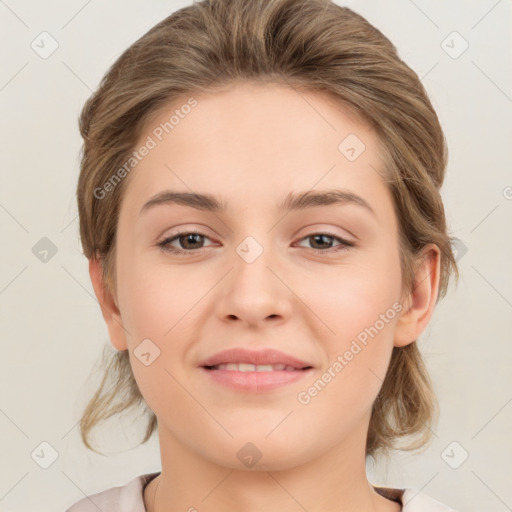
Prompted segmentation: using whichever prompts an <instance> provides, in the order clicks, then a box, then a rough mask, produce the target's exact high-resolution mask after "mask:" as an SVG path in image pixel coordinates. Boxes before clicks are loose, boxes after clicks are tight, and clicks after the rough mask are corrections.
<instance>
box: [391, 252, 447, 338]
mask: <svg viewBox="0 0 512 512" xmlns="http://www.w3.org/2000/svg"><path fill="white" fill-rule="evenodd" d="M440 264H441V254H440V251H439V248H438V247H437V245H435V244H429V245H427V246H426V247H425V249H424V250H423V253H422V256H421V258H420V260H419V263H418V265H417V268H416V272H415V276H414V285H413V289H412V290H411V292H410V294H409V295H408V296H407V297H406V300H405V301H404V305H403V306H404V307H403V310H402V312H401V314H400V318H399V319H398V322H397V324H396V330H395V341H394V346H395V347H403V346H405V345H409V344H410V343H412V342H413V341H416V340H417V339H418V338H419V336H420V335H421V333H422V332H423V331H424V330H425V328H426V327H427V325H428V323H429V321H430V318H431V317H432V314H433V312H434V308H435V305H436V300H437V295H438V292H439V277H440V268H441V265H440Z"/></svg>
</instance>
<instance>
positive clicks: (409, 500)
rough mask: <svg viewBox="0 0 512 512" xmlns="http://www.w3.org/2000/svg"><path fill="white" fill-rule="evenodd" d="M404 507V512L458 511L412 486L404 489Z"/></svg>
mask: <svg viewBox="0 0 512 512" xmlns="http://www.w3.org/2000/svg"><path fill="white" fill-rule="evenodd" d="M402 507H403V508H402V511H403V512H456V511H455V510H454V509H453V508H450V507H448V506H447V505H443V504H442V503H441V502H439V501H437V500H435V499H434V498H431V497H430V496H427V495H426V494H424V493H422V492H420V491H417V490H416V489H412V488H408V489H404V492H403V494H402Z"/></svg>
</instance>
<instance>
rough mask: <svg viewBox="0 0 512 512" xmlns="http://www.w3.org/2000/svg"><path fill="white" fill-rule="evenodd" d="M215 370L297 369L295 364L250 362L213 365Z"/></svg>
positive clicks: (268, 370)
mask: <svg viewBox="0 0 512 512" xmlns="http://www.w3.org/2000/svg"><path fill="white" fill-rule="evenodd" d="M213 369H214V370H230V371H238V372H275V371H282V370H297V369H298V368H295V367H293V366H288V365H284V364H257V365H255V364H249V363H223V364H218V365H216V366H213Z"/></svg>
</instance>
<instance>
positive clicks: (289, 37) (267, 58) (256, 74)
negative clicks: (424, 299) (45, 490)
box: [77, 0, 458, 456]
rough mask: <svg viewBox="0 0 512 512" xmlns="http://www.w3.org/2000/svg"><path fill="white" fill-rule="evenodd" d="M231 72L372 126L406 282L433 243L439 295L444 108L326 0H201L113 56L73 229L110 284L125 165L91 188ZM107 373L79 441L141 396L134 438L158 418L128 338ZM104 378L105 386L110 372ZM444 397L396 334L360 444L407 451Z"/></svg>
mask: <svg viewBox="0 0 512 512" xmlns="http://www.w3.org/2000/svg"><path fill="white" fill-rule="evenodd" d="M237 80H252V81H259V82H264V83H280V84H284V85H287V86H289V87H293V88H295V89H297V90H303V91H315V92H320V93H323V94H326V95H329V96H330V97H332V98H335V100H336V101H337V102H338V103H339V104H340V105H341V106H342V107H344V108H346V109H349V110H351V111H352V112H354V113H356V114H357V116H358V117H359V119H361V120H362V121H363V122H366V123H368V124H369V125H370V126H371V127H372V129H374V130H376V132H377V134H378V136H379V137H378V139H379V141H380V142H381V144H382V148H383V160H384V164H385V172H386V177H385V181H386V183H387V185H388V187H389V190H390V191H391V193H392V197H393V201H394V207H395V212H396V215H397V219H398V224H399V229H400V259H401V266H402V279H403V290H404V291H405V292H410V291H411V290H412V287H413V285H414V269H415V264H416V262H417V260H418V256H419V255H420V252H421V250H422V249H423V248H424V247H425V246H426V244H428V243H435V244H436V245H437V246H438V247H439V249H440V253H441V275H440V284H439V294H438V298H437V300H439V299H440V298H441V297H443V296H444V295H445V294H446V291H447V288H448V282H449V278H450V275H451V274H452V273H454V274H455V275H456V277H457V279H458V271H457V265H456V261H455V258H454V255H453V253H452V248H451V242H452V239H451V238H450V237H449V236H448V234H447V228H446V219H445V213H444V208H443V203H442V200H441V196H440V191H439V190H440V187H441V185H442V183H443V179H444V174H445V168H446V162H447V150H446V144H445V139H444V135H443V132H442V129H441V126H440V123H439V120H438V117H437V115H436V113H435V111H434V109H433V107H432V105H431V103H430V101H429V99H428V96H427V93H426V91H425V89H424V87H423V85H422V84H421V82H420V80H419V78H418V76H417V74H416V73H415V72H414V71H413V70H412V69H410V68H409V67H408V66H407V65H406V64H405V63H404V62H403V61H402V60H401V59H400V58H399V56H398V55H397V52H396V48H395V47H394V45H393V44H392V43H391V42H390V41H389V40H388V39H387V38H386V37H385V36H384V35H383V34H382V33H381V32H380V31H379V30H377V29H376V28H375V27H373V26H372V25H371V24H370V23H369V22H368V21H366V20H365V19H364V18H363V17H361V16H360V15H358V14H356V13H355V12H353V11H352V10H350V9H348V8H346V7H340V6H338V5H336V4H334V3H332V2H331V1H330V0H251V1H247V0H203V1H200V2H196V3H194V4H193V5H191V6H189V7H186V8H183V9H180V10H178V11H176V12H175V13H173V14H172V15H171V16H169V17H167V18H166V19H164V20H163V21H161V22H160V23H158V24H157V25H155V26H154V27H153V28H151V29H150V30H149V31H148V32H147V33H146V34H145V35H144V36H142V37H141V38H140V39H138V40H137V41H135V43H133V44H132V45H131V46H130V47H129V48H128V49H127V50H126V51H125V52H124V53H123V54H122V55H121V56H120V57H119V58H118V59H117V60H116V62H115V63H114V64H113V65H112V66H111V67H110V69H109V70H108V72H107V73H106V75H105V76H104V78H103V79H102V81H101V83H100V85H99V88H98V90H97V91H96V92H95V93H94V94H93V95H92V96H91V97H90V98H89V99H88V100H87V102H86V103H85V105H84V107H83V110H82V112H81V115H80V120H79V123H80V132H81V135H82V137H83V139H84V145H83V148H82V152H81V168H80V177H79V180H78V187H77V199H78V210H79V217H80V236H81V241H82V246H83V249H84V254H85V256H86V257H87V258H95V257H96V258H99V259H100V261H101V263H102V268H103V275H104V279H105V286H106V289H107V290H109V291H113V290H115V289H116V283H115V267H114V261H115V239H116V228H117V219H118V214H119V207H120V202H121V199H122V197H123V190H124V189H125V187H126V186H127V182H129V176H128V178H126V179H123V180H121V181H120V182H119V183H118V184H117V185H116V186H115V187H114V188H113V189H112V190H110V191H109V192H108V194H105V196H104V197H102V198H101V199H98V198H97V194H95V190H96V191H97V190H98V189H101V188H102V187H103V186H104V184H105V183H106V182H107V181H108V180H109V178H111V176H112V174H113V170H115V169H119V168H121V166H123V164H124V163H125V162H126V161H127V159H129V157H130V155H131V153H132V152H133V150H134V146H135V144H136V143H137V141H138V140H139V137H140V135H141V134H142V133H144V132H143V130H144V127H145V125H146V123H147V121H148V119H150V118H151V117H152V116H153V115H154V114H155V113H157V112H158V111H159V110H160V109H163V108H165V107H168V106H169V104H172V103H175V102H177V101H178V99H180V98H183V97H185V96H186V95H190V94H193V93H200V92H202V91H205V90H206V89H207V88H208V89H209V91H210V92H211V91H212V90H213V89H214V88H216V87H218V88H220V87H223V86H226V85H229V84H231V83H233V82H235V81H237ZM105 359H106V360H108V362H107V363H105V364H106V368H105V373H104V376H103V380H102V382H101V384H100V386H99V388H98V390H97V392H96V394H95V395H94V396H93V397H92V399H91V400H90V402H89V403H88V405H87V407H86V409H85V411H84V413H83V416H82V418H81V421H80V430H81V435H82V440H83V442H84V444H85V445H86V446H87V447H89V448H90V449H94V448H92V447H91V445H90V443H89V441H88V438H89V436H90V433H91V430H92V429H93V427H94V426H95V425H97V424H98V423H100V422H101V421H103V420H106V419H107V418H109V417H111V416H112V415H114V414H116V413H119V412H121V411H124V410H125V409H128V408H130V407H132V406H134V405H136V404H139V405H142V406H144V407H146V409H147V413H148V420H149V421H148V425H147V429H146V435H145V437H144V439H143V441H142V442H146V441H147V440H148V439H149V437H150V436H151V434H152V433H153V431H154V429H155V427H156V416H155V414H154V413H153V412H152V411H151V410H150V409H149V407H147V404H145V400H144V398H143V397H142V395H141V393H140V391H139V389H138V387H137V384H136V382H135V379H134V376H133V373H132V371H131V366H130V362H129V356H128V352H127V351H114V352H112V347H110V348H109V349H107V348H105V352H104V360H105ZM109 379H110V381H111V386H110V388H109V389H107V387H108V386H107V381H108V380H109ZM437 418H438V404H437V400H436V398H435V394H434V392H433V388H432V383H431V381H430V378H429V376H428V373H427V371H426V368H425V366H424V363H423V360H422V356H421V354H420V351H419V349H418V347H417V343H416V342H414V343H411V344H409V345H407V346H404V347H394V348H393V353H392V356H391V362H390V365H389V369H388V372H387V375H386V377H385V380H384V383H383V385H382V388H381V390H380V392H379V395H378V397H377V399H376V400H375V402H374V404H373V408H372V416H371V420H370V425H369V430H368V436H367V444H366V454H367V456H374V455H375V453H376V452H377V450H382V451H384V452H387V451H388V450H389V449H391V448H395V447H396V446H397V441H398V440H399V439H400V438H403V437H407V438H408V439H409V443H408V444H407V445H405V446H401V447H400V448H401V449H407V450H413V449H417V448H421V447H422V446H424V445H426V444H427V443H428V441H430V438H431V430H430V426H431V425H432V423H433V422H435V421H437Z"/></svg>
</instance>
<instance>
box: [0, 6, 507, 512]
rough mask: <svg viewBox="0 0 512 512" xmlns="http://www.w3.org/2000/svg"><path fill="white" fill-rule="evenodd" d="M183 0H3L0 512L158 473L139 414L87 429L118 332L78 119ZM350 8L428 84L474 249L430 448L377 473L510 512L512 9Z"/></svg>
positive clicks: (439, 379) (448, 194)
mask: <svg viewBox="0 0 512 512" xmlns="http://www.w3.org/2000/svg"><path fill="white" fill-rule="evenodd" d="M189 3H190V2H188V1H173V0H158V1H157V0H130V1H121V0H114V1H113V0H111V1H109V2H108V3H107V2H104V1H103V2H100V1H98V0H89V1H84V0H73V1H71V0H66V1H64V0H52V1H46V2H38V1H35V0H31V1H29V0H18V1H16V0H5V1H2V0H0V33H1V34H2V53H1V60H2V64H1V68H0V108H1V119H2V123H1V130H2V131H1V133H0V136H1V137H0V140H1V143H2V159H1V163H2V165H1V166H0V169H1V170H0V172H1V189H0V223H1V224H0V235H1V240H2V251H1V252H0V258H1V266H0V339H1V348H2V357H1V358H0V375H1V385H0V393H1V395H0V439H1V449H0V461H1V464H0V465H1V468H0V509H1V510H2V511H4V512H9V511H24V512H29V511H36V510H37V511H38V512H46V511H59V510H60V511H62V510H64V509H65V508H66V507H67V506H69V505H70V504H71V503H73V502H75V501H76V500H78V499H80V498H82V497H83V496H84V495H85V494H91V493H94V492H99V491H101V490H105V489H107V488H109V487H112V486H116V485H123V484H125V483H126V482H128V481H129V480H130V479H132V478H134V477H135V476H137V475H139V474H142V473H146V472H151V471H158V470H160V458H159V452H158V444H157V437H156V435H155V436H153V438H152V439H151V441H150V442H148V443H147V444H146V445H143V446H140V447H136V444H137V441H138V440H139V439H140V438H141V436H142V434H143V426H144V423H139V424H137V418H132V419H130V417H124V418H118V419H115V420H112V421H111V422H110V423H109V424H108V425H107V426H106V428H103V429H102V433H101V434H99V433H98V434H97V437H96V438H97V439H98V441H100V442H102V443H103V444H102V446H103V447H104V448H105V449H106V447H107V446H108V457H103V456H99V455H96V454H95V453H93V452H90V451H89V450H86V449H85V447H84V446H83V445H82V444H81V441H80V438H79V433H78V428H77V422H78V420H79V415H80V412H81V410H82V408H83V406H84V404H85V402H86V400H87V399H88V398H89V397H90V396H91V394H92V392H93V391H94V390H95V385H96V384H97V383H98V378H99V376H98V375H94V374H93V373H92V370H93V367H94V364H95V363H96V362H97V360H98V357H99V355H100V353H101V350H102V347H103V346H104V344H105V343H109V342H108V334H107V330H106V327H105V325H104V322H103V318H102V316H101V312H100V309H99V306H98V304H97V302H96V300H95V298H94V294H93V289H92V286H91V283H90V280H89V275H88V268H87V260H86V259H85V257H84V256H83V255H82V254H81V248H80V245H79V240H78V221H77V220H78V219H77V210H76V201H75V187H76V182H77V177H78V152H79V149H80V146H81V142H82V141H81V138H80V136H79V132H78V126H77V117H78V114H79V111H80V109H81V107H82V105H83V103H84V101H85V100H86V99H87V97H88V96H89V95H90V94H91V92H92V91H93V90H94V89H95V88H96V87H97V85H98V83H99V80H100V78H101V77H102V76H103V74H104V73H105V72H106V70H107V68H108V66H109V65H110V64H111V63H112V62H113V61H114V60H115V59H116V58H117V57H118V56H119V55H120V54H121V52H122V51H123V50H124V49H125V48H127V47H128V46H129V45H130V44H131V43H132V42H133V41H135V40H136V39H137V38H138V37H140V36H141V35H142V34H144V33H145V32H146V31H147V30H148V29H149V28H150V27H152V26H153V25H154V24H155V23H157V22H158V21H160V20H161V19H163V18H164V17H166V16H167V15H169V14H170V13H171V12H172V11H174V10H176V9H178V8H180V7H183V6H185V5H189ZM339 3H340V4H343V5H348V6H350V7H352V8H353V9H355V10H356V11H357V12H359V13H361V14H362V15H363V16H365V17H367V18H368V19H369V21H370V22H372V23H373V24H375V25H376V26H377V27H378V28H380V29H381V30H382V31H383V32H384V34H386V35H387V36H388V37H389V38H390V39H391V40H392V41H393V42H394V43H395V44H396V46H397V48H398V50H399V53H400V55H401V56H402V58H403V59H404V60H405V61H406V62H407V63H408V64H409V65H410V66H411V67H412V68H413V69H414V70H415V71H416V72H417V73H418V75H419V76H420V77H421V78H422V80H423V83H424V84H425V86H426V88H427V90H428V92H429V94H430V96H431V98H432V101H433V104H434V107H435V108H436V110H437V112H438V114H439V116H440V119H441V122H442V124H443V127H444V129H445V132H446V135H447V138H448V143H449V150H450V160H449V166H448V175H447V179H446V182H445V186H444V188H443V197H444V200H445V204H446V209H447V215H448V221H449V225H450V230H451V233H452V234H453V235H454V236H457V237H458V238H460V239H461V241H462V243H463V244H464V246H465V247H466V248H467V253H466V254H464V255H462V257H461V258H460V260H459V265H460V270H461V280H460V284H459V286H458V288H457V289H454V288H453V286H452V287H451V288H450V291H449V294H448V296H447V297H446V298H445V299H444V301H442V302H441V303H440V304H439V306H438V308H437V310H436V312H435V314H434V317H433V320H432V322H431V324H430V326H429V327H428V328H427V330H426V332H425V333H424V335H423V336H422V338H421V340H420V346H421V348H422V350H423V351H424V353H425V355H426V359H427V364H428V367H429V369H430V372H431V375H432V378H433V380H434V382H435V387H436V390H437V393H438V396H439V399H440V404H441V419H440V422H439V424H438V426H437V427H436V428H435V438H434V441H433V443H432V445H431V446H430V447H429V449H428V450H427V451H425V452H424V453H422V454H420V455H416V456H411V455H406V454H400V453H398V454H396V455H395V456H393V457H392V458H391V459H390V460H389V461H387V462H385V461H384V462H382V463H380V464H379V465H378V466H377V467H375V468H374V467H369V474H370V476H371V478H372V479H373V480H372V481H373V483H375V484H380V485H388V486H407V487H415V488H416V489H418V490H420V489H421V490H423V491H424V492H425V493H427V494H429V495H430V496H432V497H434V498H436V499H438V500H440V501H442V502H444V503H447V504H450V505H451V506H452V507H454V508H455V509H457V510H459V511H467V512H476V511H478V512H481V511H482V510H485V511H486V512H502V511H507V510H512V486H511V482H512V471H511V470H510V461H511V460H512V447H511V441H510V437H511V423H512V403H511V401H512V386H511V376H510V375H511V372H510V362H511V354H512V321H511V319H512V271H511V264H510V262H511V261H512V254H511V253H512V243H511V238H512V237H511V234H512V229H511V224H512V223H511V220H512V173H511V153H512V151H511V146H512V138H511V135H512V130H511V128H512V115H511V114H512V73H511V67H512V66H511V62H512V60H511V49H512V41H511V11H512V6H511V2H510V0H501V1H497V0H479V1H476V0H472V1H462V0H459V1H451V2H449V3H448V2H436V1H432V0H430V1H420V0H416V1H415V2H413V1H412V0H394V1H388V2H378V1H377V0H372V1H368V0H366V1H355V0H354V1H350V2H341V1H340V2H339ZM42 31H47V32H49V33H50V34H51V35H52V37H53V38H55V40H56V41H57V42H58V45H59V46H58V49H57V50H56V51H55V53H53V54H52V55H51V56H49V57H48V58H47V59H43V58H41V57H40V56H39V55H38V54H37V53H36V52H35V51H34V50H33V49H32V48H31V43H32V41H34V40H35V41H36V43H38V41H40V39H38V37H40V36H39V34H40V33H41V32H42ZM453 31H457V32H458V33H459V34H460V36H462V38H463V39H464V40H465V41H467V43H468V44H469V47H468V49H467V50H466V51H465V52H464V53H462V54H461V55H460V56H458V57H457V58H454V56H456V55H457V54H458V52H459V51H460V50H461V49H462V48H463V46H462V45H463V44H464V42H463V40H462V39H460V38H458V36H456V35H455V36H454V35H453V34H452V32H453ZM450 34H452V35H450ZM448 36H449V37H448ZM447 37H448V39H447ZM443 41H445V43H443ZM39 44H40V46H41V45H42V43H39ZM46 47H47V46H46ZM450 47H451V48H450ZM445 50H446V51H445ZM447 51H448V53H447ZM450 52H451V55H450V54H449V53H450ZM43 237H48V238H49V239H50V240H51V241H52V242H53V244H55V246H56V247H57V253H56V254H55V255H54V256H53V257H51V258H49V259H48V261H47V262H46V263H45V262H42V261H40V259H38V258H37V257H36V256H35V255H34V253H33V251H32V248H33V247H34V246H35V245H36V244H37V243H38V241H39V240H40V239H41V238H43ZM461 254H462V253H459V255H461ZM454 441H455V442H456V443H458V444H456V445H451V446H450V444H451V443H452V442H454ZM42 442H47V443H49V444H50V445H51V446H52V447H53V448H54V449H55V450H56V451H57V453H58V458H57V459H56V460H55V462H54V463H53V464H52V465H51V466H50V467H48V469H43V468H41V467H40V466H39V464H38V463H37V462H36V461H38V462H40V463H44V461H45V460H46V461H47V462H50V459H49V457H50V450H49V449H48V448H47V447H46V445H43V446H42V447H41V446H40V443H42ZM447 447H448V449H447ZM34 451H35V453H36V454H39V457H37V455H34V458H32V456H31V454H32V453H33V452H34ZM465 452H467V453H468V454H469V458H468V459H467V460H465V461H464V462H463V463H462V464H461V465H459V464H460V462H461V461H462V460H463V457H464V454H465ZM43 454H44V456H43ZM45 458H46V459H45ZM450 464H451V465H452V466H458V468H457V469H454V468H452V467H451V466H450Z"/></svg>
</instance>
